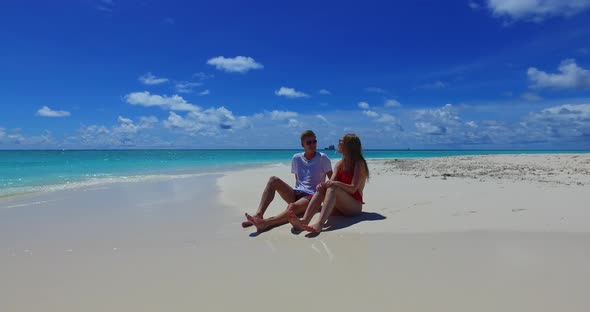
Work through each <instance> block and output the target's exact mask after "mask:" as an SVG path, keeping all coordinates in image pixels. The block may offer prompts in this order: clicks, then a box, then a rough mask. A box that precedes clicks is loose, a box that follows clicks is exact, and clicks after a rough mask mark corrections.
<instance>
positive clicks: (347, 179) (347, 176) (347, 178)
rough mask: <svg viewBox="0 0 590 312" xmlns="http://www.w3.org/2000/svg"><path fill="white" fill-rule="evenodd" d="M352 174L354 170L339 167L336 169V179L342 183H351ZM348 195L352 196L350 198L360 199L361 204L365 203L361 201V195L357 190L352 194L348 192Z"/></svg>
mask: <svg viewBox="0 0 590 312" xmlns="http://www.w3.org/2000/svg"><path fill="white" fill-rule="evenodd" d="M353 175H354V171H353V172H347V171H344V170H342V169H340V170H338V173H336V181H340V182H342V183H344V184H352V176H353ZM349 194H350V193H349ZM350 196H352V198H354V199H356V200H358V201H360V202H361V203H363V204H364V203H365V202H363V196H362V195H361V192H359V191H358V190H357V191H356V192H355V193H354V194H350Z"/></svg>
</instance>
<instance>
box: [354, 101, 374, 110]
mask: <svg viewBox="0 0 590 312" xmlns="http://www.w3.org/2000/svg"><path fill="white" fill-rule="evenodd" d="M357 105H358V107H360V108H362V109H369V108H371V106H370V105H369V103H367V102H359V103H358V104H357Z"/></svg>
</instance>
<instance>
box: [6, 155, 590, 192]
mask: <svg viewBox="0 0 590 312" xmlns="http://www.w3.org/2000/svg"><path fill="white" fill-rule="evenodd" d="M297 152H300V150H65V151H62V150H18V151H16V150H15V151H6V150H5V151H2V150H0V197H5V196H10V195H16V194H22V193H29V192H39V191H47V190H57V189H64V188H75V187H80V186H85V185H96V184H103V183H112V182H119V181H141V180H145V179H150V178H158V177H172V178H173V177H180V176H183V175H187V174H199V173H207V172H223V171H228V170H233V169H236V168H241V167H248V166H253V165H262V164H272V163H285V164H289V163H290V160H291V156H292V155H293V154H294V153H297ZM322 152H324V153H326V154H328V156H329V157H330V158H331V159H339V158H340V154H337V153H336V152H335V151H322ZM546 153H550V154H557V153H590V151H566V150H561V151H556V150H553V151H540V150H536V151H517V150H366V151H364V154H365V157H366V158H367V159H378V158H423V157H440V156H459V155H486V154H546Z"/></svg>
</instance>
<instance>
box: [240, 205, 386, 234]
mask: <svg viewBox="0 0 590 312" xmlns="http://www.w3.org/2000/svg"><path fill="white" fill-rule="evenodd" d="M385 219H387V217H385V216H384V215H382V214H380V213H377V212H365V211H363V212H361V214H360V215H358V216H354V217H344V216H331V217H330V218H329V219H328V222H326V225H325V226H324V229H323V230H322V232H329V231H334V230H339V229H343V228H347V227H349V226H351V225H354V224H357V223H359V222H363V221H379V220H385ZM278 226H280V225H278ZM275 227H277V226H273V227H270V228H268V229H266V230H264V231H262V232H258V231H256V232H254V233H250V235H249V236H250V237H256V236H258V235H260V234H262V233H265V232H268V231H270V230H272V229H273V228H275ZM291 233H293V234H295V235H299V234H301V233H302V231H299V230H296V229H291ZM318 235H319V234H318V233H307V234H306V235H305V236H306V237H316V236H318Z"/></svg>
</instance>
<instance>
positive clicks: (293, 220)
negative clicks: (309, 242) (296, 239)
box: [287, 210, 305, 231]
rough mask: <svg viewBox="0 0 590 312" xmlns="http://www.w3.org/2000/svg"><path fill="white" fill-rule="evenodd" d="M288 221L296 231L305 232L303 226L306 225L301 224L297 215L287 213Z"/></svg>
mask: <svg viewBox="0 0 590 312" xmlns="http://www.w3.org/2000/svg"><path fill="white" fill-rule="evenodd" d="M287 220H289V223H291V225H292V226H293V228H294V229H296V230H298V231H303V226H304V225H305V224H303V222H301V220H299V218H298V217H297V215H296V214H295V213H294V212H293V211H291V210H289V211H287Z"/></svg>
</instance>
